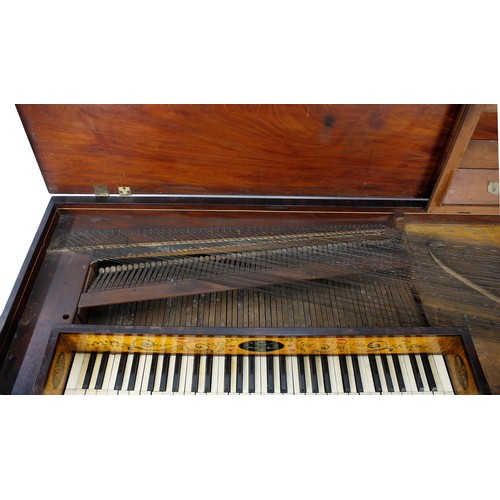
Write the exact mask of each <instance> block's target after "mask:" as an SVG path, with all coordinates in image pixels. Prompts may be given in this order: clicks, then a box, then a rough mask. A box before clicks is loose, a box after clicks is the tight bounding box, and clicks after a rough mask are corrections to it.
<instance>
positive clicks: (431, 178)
mask: <svg viewBox="0 0 500 500" xmlns="http://www.w3.org/2000/svg"><path fill="white" fill-rule="evenodd" d="M17 109H18V112H19V114H20V117H21V119H22V122H23V125H24V127H25V130H26V133H27V135H28V138H29V140H30V143H31V146H32V148H33V151H34V153H35V156H36V159H37V161H38V164H39V167H40V169H41V171H42V174H43V177H44V179H45V182H46V184H47V188H48V190H49V192H50V193H53V194H95V193H96V192H97V190H98V189H100V188H99V187H100V186H105V190H109V193H110V194H118V192H119V190H118V188H119V187H129V188H130V189H131V192H132V193H133V194H155V195H197V196H214V195H215V196H243V197H248V198H252V197H260V196H264V197H299V198H301V197H304V198H305V197H319V198H323V197H327V198H341V199H350V200H353V201H354V202H355V200H360V201H361V200H371V199H375V200H398V202H399V203H401V202H402V203H403V204H405V205H407V206H412V205H415V204H418V203H419V202H420V203H422V202H424V201H426V200H427V199H428V198H429V197H430V196H431V193H432V191H433V188H434V185H435V183H436V180H437V179H438V176H439V172H440V168H441V165H442V162H443V158H444V156H445V154H446V149H447V147H448V145H449V142H450V138H451V136H452V133H453V128H454V124H455V122H456V120H457V117H458V115H459V111H460V106H459V105H326V104H325V105H297V104H294V105H28V104H25V105H18V106H17Z"/></svg>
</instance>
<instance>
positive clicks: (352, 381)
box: [346, 355, 359, 396]
mask: <svg viewBox="0 0 500 500" xmlns="http://www.w3.org/2000/svg"><path fill="white" fill-rule="evenodd" d="M346 362H347V373H348V375H349V385H350V386H351V392H350V393H349V394H350V395H351V396H359V392H358V390H357V388H356V379H355V377H354V368H353V366H352V357H351V356H350V355H349V356H346Z"/></svg>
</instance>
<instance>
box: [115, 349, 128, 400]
mask: <svg viewBox="0 0 500 500" xmlns="http://www.w3.org/2000/svg"><path fill="white" fill-rule="evenodd" d="M127 357H128V354H127V353H126V352H124V353H122V354H121V356H120V363H119V364H118V373H117V374H116V380H115V387H114V389H115V391H121V390H122V384H123V376H124V375H125V366H126V364H127Z"/></svg>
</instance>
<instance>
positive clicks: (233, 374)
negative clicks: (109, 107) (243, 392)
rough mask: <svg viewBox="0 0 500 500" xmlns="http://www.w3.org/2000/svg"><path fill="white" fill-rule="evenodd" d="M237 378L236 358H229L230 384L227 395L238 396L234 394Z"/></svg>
mask: <svg viewBox="0 0 500 500" xmlns="http://www.w3.org/2000/svg"><path fill="white" fill-rule="evenodd" d="M237 376H238V358H237V356H231V384H230V390H229V394H238V393H237V392H236V378H237Z"/></svg>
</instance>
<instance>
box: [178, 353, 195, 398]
mask: <svg viewBox="0 0 500 500" xmlns="http://www.w3.org/2000/svg"><path fill="white" fill-rule="evenodd" d="M184 358H186V359H183V363H185V366H186V369H185V376H184V385H182V382H179V394H194V392H193V391H192V390H191V389H192V386H193V368H194V356H193V355H191V354H189V355H185V356H184ZM181 375H182V369H181ZM181 380H182V377H181Z"/></svg>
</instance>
